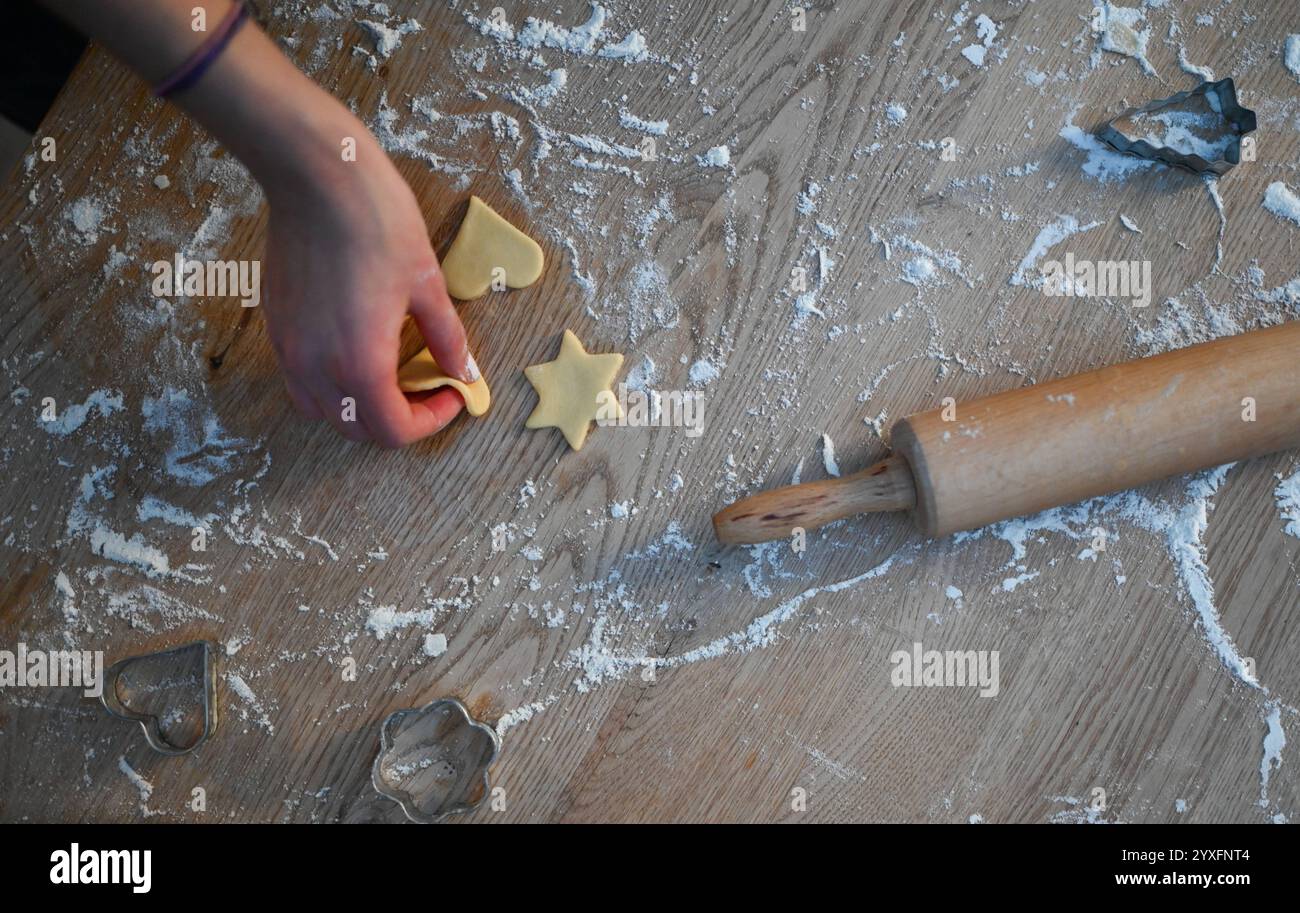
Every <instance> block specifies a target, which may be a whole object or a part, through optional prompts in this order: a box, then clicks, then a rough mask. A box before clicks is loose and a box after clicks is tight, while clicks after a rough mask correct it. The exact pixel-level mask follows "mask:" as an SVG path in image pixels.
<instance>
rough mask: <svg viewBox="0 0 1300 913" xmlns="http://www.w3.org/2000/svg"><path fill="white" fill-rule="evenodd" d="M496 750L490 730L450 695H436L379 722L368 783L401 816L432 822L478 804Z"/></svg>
mask: <svg viewBox="0 0 1300 913" xmlns="http://www.w3.org/2000/svg"><path fill="white" fill-rule="evenodd" d="M500 750H501V738H500V736H498V735H497V732H496V730H495V729H493V728H492V727H491V726H488V725H486V724H485V723H480V722H479V721H478V720H476V719H474V718H473V717H472V716H470V713H469V710H467V709H466V707H465V705H464V704H462V703H461V702H460V701H458V700H456V699H455V698H442V699H439V700H436V701H433V702H431V703H428V704H425V705H424V706H423V707H419V708H416V709H412V710H398V711H397V712H396V713H392V714H390V715H389V716H388V717H387V718H386V719H385V720H384V722H383V725H382V726H380V728H379V753H378V754H377V755H375V763H374V765H373V766H372V767H371V769H370V781H371V783H372V784H374V787H375V790H376V791H377V792H378V793H379V794H380V795H382V796H386V797H387V798H389V799H392V800H393V801H394V802H396V803H397V804H398V805H400V806H401V807H402V811H403V812H405V813H406V817H407V818H410V819H411V820H412V821H415V822H416V823H419V824H433V823H435V822H437V821H441V820H442V819H444V818H446V817H447V816H448V815H455V814H460V813H463V812H469V811H473V810H474V809H476V808H478V806H479V805H480V804H481V803H482V802H483V800H484V799H485V798H487V796H488V793H489V791H490V786H489V781H488V768H490V767H491V766H492V762H493V761H495V760H496V757H497V753H498V752H499V751H500Z"/></svg>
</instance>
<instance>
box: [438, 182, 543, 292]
mask: <svg viewBox="0 0 1300 913" xmlns="http://www.w3.org/2000/svg"><path fill="white" fill-rule="evenodd" d="M544 264H545V258H544V257H543V256H542V249H541V247H539V246H538V245H537V242H536V241H534V240H533V239H532V238H530V237H528V235H526V234H524V233H523V232H522V231H520V230H519V229H517V228H515V227H514V226H513V225H511V224H510V223H509V222H507V221H506V220H505V219H503V218H501V216H499V215H497V214H496V213H495V212H493V211H492V208H491V207H490V206H488V204H486V203H484V202H483V201H482V200H480V199H479V198H478V197H470V198H469V211H468V212H466V213H465V220H464V221H463V222H461V223H460V230H459V231H457V232H456V240H454V241H452V242H451V248H450V249H449V250H448V251H447V256H445V257H443V259H442V272H443V275H444V276H445V277H446V279H447V293H448V294H450V295H451V297H453V298H460V299H461V300H466V299H469V298H477V297H478V296H480V295H482V294H483V293H484V292H486V291H487V290H488V288H489V287H490V286H491V285H492V271H493V270H494V269H496V268H497V267H500V268H501V269H503V270H504V271H505V277H504V278H505V283H506V285H508V286H509V287H510V288H523V287H524V286H526V285H532V284H533V283H534V282H536V281H537V277H538V276H540V275H541V274H542V266H543V265H544Z"/></svg>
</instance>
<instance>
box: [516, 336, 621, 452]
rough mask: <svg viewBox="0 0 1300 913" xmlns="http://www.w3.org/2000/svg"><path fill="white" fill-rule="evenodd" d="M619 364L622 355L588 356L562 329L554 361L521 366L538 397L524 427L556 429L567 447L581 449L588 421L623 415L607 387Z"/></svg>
mask: <svg viewBox="0 0 1300 913" xmlns="http://www.w3.org/2000/svg"><path fill="white" fill-rule="evenodd" d="M622 366H623V356H622V355H619V354H617V353H612V354H609V355H589V354H588V353H587V350H586V349H584V348H583V347H582V343H581V342H579V341H578V337H577V336H574V335H573V333H571V332H569V331H568V330H565V331H564V339H563V340H562V341H561V342H560V356H559V357H558V358H556V359H555V361H548V362H546V363H544V364H540V365H529V366H528V367H527V368H524V374H525V375H526V376H527V377H528V382H529V383H530V384H532V385H533V389H534V390H536V391H537V396H538V399H539V400H540V402H539V403H538V404H537V408H536V409H534V410H533V414H532V415H530V416H528V421H526V422H525V423H524V427H526V428H559V429H560V431H562V432H564V439H565V440H566V441H568V442H569V446H570V447H572V448H573V449H574V450H581V449H582V445H583V443H585V442H586V440H587V430H588V428H589V426H590V424H591V422H592V420H594V419H595V418H596V417H597V416H598V415H602V416H603V415H609V416H620V415H622V414H623V412H622V410H621V409H620V408H619V405H618V398H617V397H616V396H614V393H613V391H611V390H610V388H609V387H610V384H612V383H613V382H614V378H615V377H617V376H618V369H619V368H621V367H622ZM601 394H604V395H603V396H602V395H601Z"/></svg>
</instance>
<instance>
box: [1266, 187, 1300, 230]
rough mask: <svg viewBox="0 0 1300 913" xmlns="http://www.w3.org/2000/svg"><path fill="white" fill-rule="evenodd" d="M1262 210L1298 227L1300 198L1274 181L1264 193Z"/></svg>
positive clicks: (1288, 188)
mask: <svg viewBox="0 0 1300 913" xmlns="http://www.w3.org/2000/svg"><path fill="white" fill-rule="evenodd" d="M1264 208H1265V209H1267V210H1268V211H1269V212H1271V213H1273V215H1275V216H1277V217H1278V218H1281V219H1286V220H1287V221H1290V222H1294V223H1295V224H1296V225H1300V197H1298V196H1296V195H1295V193H1294V192H1292V190H1291V188H1290V187H1288V186H1286V184H1283V183H1282V182H1281V181H1274V182H1273V183H1272V184H1269V185H1268V189H1267V190H1265V191H1264Z"/></svg>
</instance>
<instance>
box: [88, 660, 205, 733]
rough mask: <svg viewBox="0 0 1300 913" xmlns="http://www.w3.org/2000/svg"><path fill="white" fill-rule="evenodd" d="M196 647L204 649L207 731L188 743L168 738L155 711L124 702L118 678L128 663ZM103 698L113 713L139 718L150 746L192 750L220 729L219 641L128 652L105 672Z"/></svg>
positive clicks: (106, 706)
mask: <svg viewBox="0 0 1300 913" xmlns="http://www.w3.org/2000/svg"><path fill="white" fill-rule="evenodd" d="M194 650H202V651H203V731H202V732H201V733H200V734H199V737H198V738H197V739H196V740H195V741H194V742H193V743H191V744H189V745H186V746H179V745H173V744H172V743H171V742H169V741H167V737H166V736H164V735H163V732H162V729H161V727H160V726H159V725H158V717H157V716H156V715H154V714H152V713H140V712H139V711H136V710H131V709H130V708H128V707H127V706H126V705H125V704H123V703H122V698H121V695H119V694H118V687H117V683H118V679H119V678H120V677H121V674H122V670H123V669H125V668H126V667H127V666H129V665H131V664H133V663H137V662H140V661H141V660H145V659H154V658H165V657H169V656H176V655H179V654H182V653H188V652H190V651H194ZM99 699H100V701H102V702H103V704H104V709H105V710H107V711H108V712H109V713H111V714H113V716H116V717H120V718H121V719H124V720H135V721H136V722H137V723H139V724H140V728H141V729H143V730H144V737H145V740H146V741H147V742H148V743H149V747H150V748H152V749H153V750H154V751H157V752H161V753H162V754H165V755H183V754H189V753H190V752H191V751H193V750H194V749H196V748H198V747H199V746H200V745H202V744H203V743H204V742H206V741H207V740H208V737H209V736H211V735H212V733H214V732H216V729H217V647H216V645H215V644H213V643H211V642H209V641H206V640H196V641H194V642H192V643H188V644H182V645H181V646H179V647H174V648H173V649H171V650H163V651H160V652H158V653H146V654H143V655H141V656H128V657H127V658H126V659H121V660H118V661H117V662H115V663H113V665H111V666H109V667H108V669H107V670H105V672H104V690H103V693H102V694H100V698H99Z"/></svg>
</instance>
